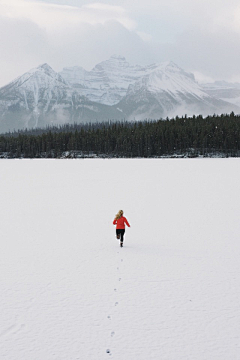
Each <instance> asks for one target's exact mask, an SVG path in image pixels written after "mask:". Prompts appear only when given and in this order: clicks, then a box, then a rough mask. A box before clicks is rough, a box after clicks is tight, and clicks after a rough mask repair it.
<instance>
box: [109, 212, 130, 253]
mask: <svg viewBox="0 0 240 360" xmlns="http://www.w3.org/2000/svg"><path fill="white" fill-rule="evenodd" d="M125 224H126V225H127V226H128V227H130V225H129V223H128V221H127V219H126V218H125V217H124V216H123V211H122V210H119V212H118V213H117V215H116V216H115V219H114V220H113V225H117V226H116V235H117V239H120V246H121V247H123V237H124V233H125Z"/></svg>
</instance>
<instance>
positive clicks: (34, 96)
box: [0, 64, 121, 131]
mask: <svg viewBox="0 0 240 360" xmlns="http://www.w3.org/2000/svg"><path fill="white" fill-rule="evenodd" d="M118 113H119V114H120V115H119V116H121V113H120V112H119V111H118V110H116V109H112V108H110V107H108V106H104V105H101V104H97V103H93V102H91V101H90V100H89V99H87V98H85V97H84V96H81V95H79V93H78V92H76V90H75V89H74V88H73V87H72V86H71V85H69V84H68V83H67V82H66V81H65V80H64V79H63V78H62V76H61V75H60V74H58V73H56V72H55V71H54V70H53V69H52V68H51V67H50V66H49V65H47V64H44V65H41V66H39V67H37V68H35V69H32V70H30V71H29V72H27V73H26V74H24V75H22V76H21V77H19V78H17V79H16V80H15V81H13V82H11V83H10V84H9V85H7V86H5V87H3V88H1V89H0V130H1V131H8V130H12V129H14V128H15V129H21V128H29V127H30V128H31V127H40V126H46V125H55V124H64V123H73V122H87V121H103V120H106V119H108V118H112V119H114V118H115V117H116V116H117V115H118Z"/></svg>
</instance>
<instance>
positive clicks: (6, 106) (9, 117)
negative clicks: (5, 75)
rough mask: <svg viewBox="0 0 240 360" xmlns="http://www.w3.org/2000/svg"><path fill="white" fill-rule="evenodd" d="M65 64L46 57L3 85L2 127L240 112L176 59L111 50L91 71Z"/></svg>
mask: <svg viewBox="0 0 240 360" xmlns="http://www.w3.org/2000/svg"><path fill="white" fill-rule="evenodd" d="M64 69H65V70H64ZM64 69H63V71H62V72H59V73H58V72H55V71H54V70H53V69H52V68H51V66H49V65H48V64H47V63H44V64H41V65H39V66H38V67H36V68H34V69H31V70H30V71H28V72H26V73H24V74H23V75H22V76H19V77H18V78H17V79H15V80H13V81H12V82H10V83H9V84H7V85H5V86H4V87H2V88H0V131H8V130H12V129H22V128H31V127H33V128H34V127H40V126H47V125H57V124H65V123H71V124H72V123H74V122H76V123H83V122H96V121H106V120H113V121H114V120H123V119H125V120H129V121H131V120H144V119H146V118H152V119H159V118H166V117H167V116H168V117H172V116H176V115H178V116H181V115H183V114H189V113H190V114H194V113H195V114H199V113H201V114H202V115H207V114H212V113H220V112H230V111H234V112H240V107H238V106H237V105H236V104H234V103H231V102H227V101H225V100H224V99H219V98H218V97H217V96H215V95H214V94H213V95H214V96H213V95H212V94H211V93H210V90H211V89H204V87H203V86H200V85H199V84H198V83H197V82H196V80H195V78H194V75H193V74H191V73H188V72H186V71H185V70H183V69H181V68H180V67H179V66H178V65H176V64H175V63H174V62H172V61H168V62H164V63H160V64H150V65H146V66H141V65H131V64H129V63H128V62H127V61H126V59H125V57H122V56H117V55H113V56H112V57H110V58H109V59H108V60H105V61H102V62H101V63H99V64H97V65H96V66H95V67H94V68H93V69H92V70H90V71H87V70H85V69H84V68H82V67H72V68H64ZM67 69H68V70H67ZM237 90H238V91H239V92H240V90H239V89H237ZM239 96H240V94H239Z"/></svg>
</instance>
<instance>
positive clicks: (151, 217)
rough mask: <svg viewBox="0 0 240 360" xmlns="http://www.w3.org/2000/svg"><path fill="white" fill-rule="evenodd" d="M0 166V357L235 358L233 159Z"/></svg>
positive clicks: (239, 287)
mask: <svg viewBox="0 0 240 360" xmlns="http://www.w3.org/2000/svg"><path fill="white" fill-rule="evenodd" d="M0 168H1V187H0V188H1V208H0V218H1V252H0V277H1V281H0V284H1V285H0V286H1V288H0V293H1V297H0V307H1V312H0V359H6V360H33V359H34V360H43V359H44V360H50V359H57V360H75V359H81V360H85V359H88V360H97V359H99V360H102V359H107V358H109V356H110V358H111V359H117V360H125V359H126V360H158V359H161V360H186V359H189V360H190V359H191V360H226V359H231V360H238V359H239V358H240V355H239V354H240V341H239V334H240V307H239V296H240V281H239V280H240V261H239V257H240V242H239V232H240V221H239V217H240V208H239V198H240V187H239V176H240V160H239V159H194V160H192V159H182V160H177V159H166V160H165V159H156V160H153V159H152V160H150V159H148V160H140V159H136V160H93V159H89V160H2V161H1V163H0ZM121 208H122V209H123V210H124V211H125V216H126V217H127V219H128V220H129V222H130V224H131V228H127V229H126V233H125V242H124V247H123V248H120V247H119V243H118V241H117V240H116V239H115V228H114V226H113V225H112V221H113V218H114V215H115V213H116V212H117V211H118V210H119V209H121ZM107 351H109V353H107Z"/></svg>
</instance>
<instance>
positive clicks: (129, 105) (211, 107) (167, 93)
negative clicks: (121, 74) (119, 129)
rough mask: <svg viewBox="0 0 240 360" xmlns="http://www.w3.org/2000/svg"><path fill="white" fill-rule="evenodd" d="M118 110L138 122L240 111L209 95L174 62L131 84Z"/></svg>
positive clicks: (163, 64)
mask: <svg viewBox="0 0 240 360" xmlns="http://www.w3.org/2000/svg"><path fill="white" fill-rule="evenodd" d="M118 109H120V110H121V111H122V112H124V114H125V116H126V118H134V119H135V120H141V119H142V118H151V119H157V118H159V117H162V118H166V117H174V116H177V115H178V116H182V115H184V114H188V115H192V114H202V115H208V114H213V113H222V112H229V111H239V110H240V108H238V107H237V106H234V105H233V104H229V103H228V102H226V101H223V100H221V99H218V98H217V97H215V96H211V95H210V94H208V93H207V92H206V91H204V89H203V88H202V87H201V86H200V85H199V84H198V83H197V82H196V81H195V79H194V76H193V75H192V74H189V73H186V72H185V71H184V70H182V69H181V68H179V67H178V66H177V65H176V64H174V63H173V62H166V63H162V64H160V65H159V66H158V67H157V68H155V69H154V70H153V71H152V72H150V73H149V74H146V75H145V76H143V77H141V78H140V79H139V80H138V81H136V82H135V83H134V84H133V85H130V86H129V88H128V91H127V93H126V96H125V97H124V98H123V99H122V100H121V101H120V102H119V104H118Z"/></svg>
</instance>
